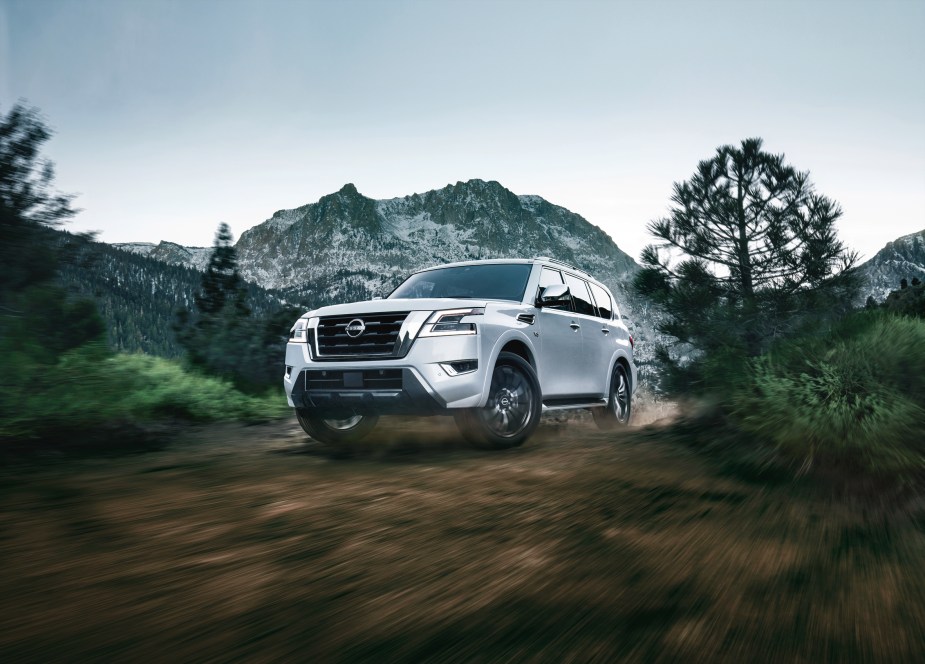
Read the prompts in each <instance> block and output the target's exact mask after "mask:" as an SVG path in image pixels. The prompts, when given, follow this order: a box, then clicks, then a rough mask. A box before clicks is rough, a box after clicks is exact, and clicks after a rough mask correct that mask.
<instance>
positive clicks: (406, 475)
mask: <svg viewBox="0 0 925 664" xmlns="http://www.w3.org/2000/svg"><path fill="white" fill-rule="evenodd" d="M372 438H373V439H372V440H371V441H370V442H369V443H368V444H366V445H364V446H363V447H362V449H360V450H359V451H358V453H357V455H356V456H355V457H354V458H352V459H346V460H335V459H331V458H329V457H328V456H327V455H326V454H325V453H324V452H323V451H322V450H321V449H320V448H319V446H318V445H317V444H316V443H314V442H312V441H309V440H308V439H307V438H306V437H305V436H304V435H303V434H302V432H301V430H299V429H298V426H297V424H296V423H295V422H294V421H288V420H287V421H282V422H274V423H271V424H266V425H260V426H253V427H241V426H233V425H223V426H212V427H200V428H196V429H192V430H189V431H187V432H185V433H184V434H183V435H182V436H180V437H179V438H178V439H177V440H176V441H175V442H174V443H173V444H171V445H170V446H169V447H166V448H164V449H160V450H155V451H148V452H145V453H138V454H128V455H121V456H108V457H103V456H99V455H97V456H89V457H83V458H80V459H74V458H57V459H56V458H43V459H39V460H31V461H29V462H16V463H13V464H8V465H7V466H6V467H5V468H3V469H0V500H2V510H0V588H2V592H0V661H4V662H20V661H43V662H45V661H65V660H66V661H83V660H105V661H112V660H121V661H125V660H132V661H139V660H142V661H151V660H170V661H249V662H250V661H271V660H272V661H279V660H295V661H312V662H314V661H317V662H355V661H370V662H372V661H375V662H383V661H409V662H421V661H433V662H470V661H471V662H480V661H504V662H509V661H510V662H522V661H528V662H529V661H538V662H614V661H638V662H651V661H699V662H723V661H728V662H746V661H787V662H813V663H815V662H843V661H869V662H872V661H877V662H883V661H921V660H920V658H921V657H922V653H923V651H925V572H923V569H925V565H923V564H925V532H923V531H925V518H921V517H920V518H918V519H917V518H916V517H915V513H914V511H913V512H912V513H911V514H906V515H905V516H899V517H893V518H890V519H888V520H887V519H884V517H883V515H882V513H881V512H880V511H878V510H867V509H862V508H861V507H859V506H857V505H855V506H851V505H849V504H847V503H845V502H844V501H838V500H824V499H821V498H819V497H818V496H814V495H812V494H811V493H809V492H807V491H806V490H804V489H801V488H799V487H796V486H794V485H783V486H780V485H779V486H773V487H768V486H763V485H760V484H749V483H746V482H743V481H741V480H737V479H733V478H731V477H728V476H724V475H722V474H720V473H719V471H718V469H717V468H715V467H713V466H711V465H709V464H708V463H707V462H705V461H703V460H701V459H700V458H698V457H697V456H695V455H693V454H692V453H691V452H690V451H689V450H687V449H686V448H683V447H680V446H677V445H672V444H667V443H663V442H659V439H658V436H657V435H652V434H651V433H649V434H646V435H640V433H639V430H638V429H636V430H631V431H629V432H623V433H619V434H604V433H600V432H598V431H597V430H596V429H595V428H594V427H593V425H592V424H590V423H588V422H587V421H579V422H571V423H569V424H567V425H565V426H556V425H551V424H544V425H543V426H542V427H541V428H540V430H539V431H538V433H537V435H536V436H535V437H534V438H533V439H531V440H530V441H529V442H528V443H527V444H526V445H525V446H523V447H522V448H519V449H514V450H508V451H503V452H481V451H474V450H470V449H468V448H467V447H466V446H465V444H464V443H463V442H462V440H461V439H460V437H459V436H458V434H457V433H456V430H455V428H454V427H453V425H452V422H451V421H446V420H443V419H432V420H420V421H416V422H414V423H406V422H402V421H401V420H392V421H384V426H382V428H381V429H379V430H378V431H377V432H376V433H374V434H373V437H372Z"/></svg>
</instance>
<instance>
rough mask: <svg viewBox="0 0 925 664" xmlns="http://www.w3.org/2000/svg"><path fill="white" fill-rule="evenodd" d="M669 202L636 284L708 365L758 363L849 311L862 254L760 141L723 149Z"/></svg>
mask: <svg viewBox="0 0 925 664" xmlns="http://www.w3.org/2000/svg"><path fill="white" fill-rule="evenodd" d="M671 201H672V203H674V206H673V208H672V209H671V211H670V214H669V215H668V216H667V217H664V218H662V219H658V220H655V221H653V222H651V223H650V224H649V231H650V232H651V233H652V234H653V235H654V236H655V237H656V238H657V239H658V240H659V243H658V244H655V245H650V246H648V247H646V248H645V250H644V251H643V253H642V262H643V265H644V267H643V269H642V270H641V271H640V272H639V274H638V275H637V278H636V282H635V286H636V289H637V291H639V292H640V293H642V294H644V295H647V296H649V297H652V298H653V299H655V300H656V301H657V302H659V303H660V304H662V305H664V310H665V312H666V316H667V319H666V321H665V322H664V323H663V324H662V325H661V326H660V327H661V330H662V331H663V332H665V333H667V334H670V335H672V336H674V337H676V338H677V339H679V340H680V341H682V342H687V343H690V344H692V345H693V347H694V348H695V349H698V350H700V351H702V352H703V353H705V354H706V356H709V355H710V354H714V355H715V354H716V353H717V352H720V351H731V352H735V353H740V354H742V355H745V356H754V355H757V354H758V353H760V352H762V351H763V350H764V349H765V348H766V347H767V345H768V343H769V342H770V341H771V340H772V339H774V338H775V337H778V336H781V335H783V334H786V333H788V331H793V328H794V327H795V326H796V325H798V324H800V323H801V322H803V321H805V320H806V319H808V318H810V317H820V316H824V315H829V314H832V315H834V314H837V313H838V312H841V311H844V310H847V309H848V308H849V307H850V301H851V297H852V296H853V294H854V292H855V291H854V289H855V287H856V279H855V278H854V275H853V271H852V268H853V267H854V265H855V264H856V262H857V254H856V253H854V252H850V251H848V250H847V249H846V248H845V246H844V245H843V244H842V243H841V242H840V241H839V240H838V239H837V237H836V232H835V222H836V221H837V220H838V219H839V217H840V216H841V214H842V210H841V208H840V206H839V205H838V203H836V202H835V201H833V200H831V199H829V198H827V197H825V196H822V195H819V194H817V193H816V192H815V190H814V187H813V185H812V183H811V182H810V179H809V173H808V172H800V171H797V170H795V169H794V168H793V167H792V166H790V165H788V164H786V163H785V162H784V155H773V154H769V153H766V152H764V151H762V141H761V139H759V138H750V139H746V140H744V141H742V143H741V145H740V146H739V147H735V146H731V145H725V146H722V147H720V148H718V149H717V150H716V154H715V155H714V156H713V157H712V158H711V159H707V160H705V161H702V162H700V164H699V165H698V167H697V170H696V172H695V173H694V175H693V176H692V177H691V178H690V179H689V180H687V181H686V182H682V183H676V184H675V185H674V194H673V195H672V197H671ZM661 358H662V360H663V361H664V363H665V364H666V365H668V367H667V368H669V369H678V368H679V367H678V365H677V363H676V362H673V361H672V360H670V359H669V357H668V353H667V352H664V351H663V352H662V353H661ZM686 378H688V379H689V378H690V373H689V372H687V374H686Z"/></svg>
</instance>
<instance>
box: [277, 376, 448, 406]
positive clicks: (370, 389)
mask: <svg viewBox="0 0 925 664" xmlns="http://www.w3.org/2000/svg"><path fill="white" fill-rule="evenodd" d="M322 371H323V370H320V369H304V370H302V371H301V372H299V375H298V376H297V377H296V378H295V380H294V381H293V385H292V391H291V392H290V394H289V398H290V401H291V402H292V404H293V405H294V406H295V407H296V408H312V409H315V410H322V411H331V412H336V411H338V410H344V409H347V410H350V411H352V412H354V413H359V414H377V415H380V414H381V415H385V414H407V415H438V414H440V413H442V412H444V411H445V410H446V402H445V401H444V400H443V399H441V398H440V396H439V395H437V394H433V393H431V392H429V391H428V390H427V389H426V388H425V387H424V385H423V384H422V383H421V381H420V380H419V379H418V377H417V376H416V375H415V373H414V372H413V371H412V370H411V369H407V368H405V369H400V370H398V371H399V377H398V378H397V379H393V380H392V382H394V383H395V384H396V387H378V386H375V385H374V383H375V380H374V379H370V378H367V377H366V374H375V373H377V372H376V370H372V371H370V370H366V371H345V372H337V373H342V374H343V376H342V377H341V380H340V381H338V382H340V383H341V384H342V386H340V387H318V386H317V385H318V383H320V382H322V381H320V380H318V379H316V378H314V377H313V375H314V374H318V373H322ZM346 376H350V377H351V379H350V380H353V381H355V383H356V385H357V387H347V386H346V385H347V384H349V382H350V381H349V380H345V377H346ZM371 384H372V385H371ZM398 385H400V387H398Z"/></svg>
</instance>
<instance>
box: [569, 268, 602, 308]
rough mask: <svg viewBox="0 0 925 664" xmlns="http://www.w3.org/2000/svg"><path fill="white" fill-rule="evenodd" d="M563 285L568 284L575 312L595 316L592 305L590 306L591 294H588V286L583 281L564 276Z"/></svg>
mask: <svg viewBox="0 0 925 664" xmlns="http://www.w3.org/2000/svg"><path fill="white" fill-rule="evenodd" d="M565 283H567V284H568V288H569V290H570V291H571V292H572V304H574V305H575V311H576V312H578V313H580V314H588V315H589V316H595V315H597V314H596V313H595V311H594V305H593V304H591V294H590V293H588V284H587V283H586V282H585V280H584V279H579V278H578V277H573V276H572V275H570V274H566V275H565Z"/></svg>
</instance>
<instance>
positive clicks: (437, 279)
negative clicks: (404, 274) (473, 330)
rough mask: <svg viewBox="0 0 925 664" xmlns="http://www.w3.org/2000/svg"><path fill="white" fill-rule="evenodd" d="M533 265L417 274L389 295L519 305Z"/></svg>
mask: <svg viewBox="0 0 925 664" xmlns="http://www.w3.org/2000/svg"><path fill="white" fill-rule="evenodd" d="M532 267H533V266H532V265H530V264H529V263H520V264H510V263H508V264H505V263H497V264H490V265H462V266H459V267H442V268H438V269H436V270H427V271H426V272H418V273H417V274H412V275H411V276H410V277H408V278H407V279H406V280H405V281H404V283H402V284H401V286H399V287H398V288H396V289H395V290H394V291H392V293H391V294H390V295H389V299H390V300H395V299H398V298H412V299H416V300H417V299H421V298H427V297H453V298H461V299H471V300H513V301H514V302H520V301H521V300H522V299H523V296H524V290H525V289H526V287H527V279H528V278H529V277H530V270H531V268H532Z"/></svg>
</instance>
